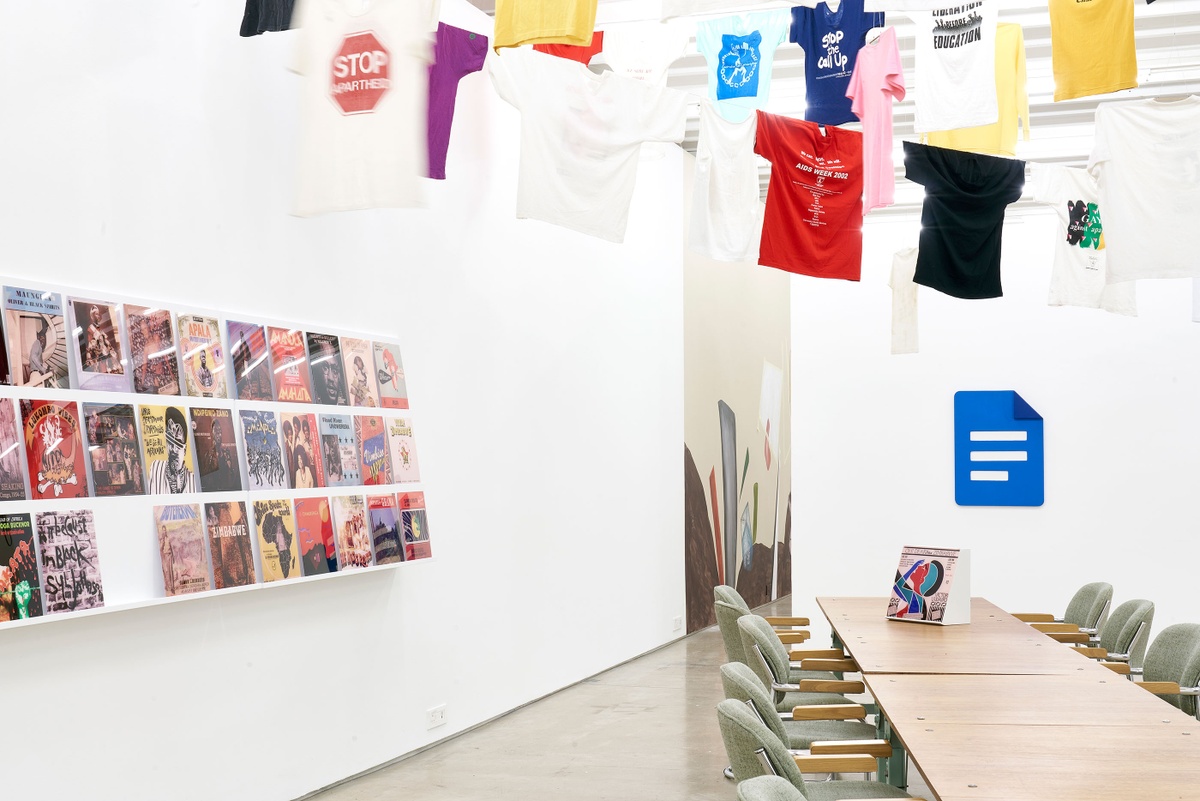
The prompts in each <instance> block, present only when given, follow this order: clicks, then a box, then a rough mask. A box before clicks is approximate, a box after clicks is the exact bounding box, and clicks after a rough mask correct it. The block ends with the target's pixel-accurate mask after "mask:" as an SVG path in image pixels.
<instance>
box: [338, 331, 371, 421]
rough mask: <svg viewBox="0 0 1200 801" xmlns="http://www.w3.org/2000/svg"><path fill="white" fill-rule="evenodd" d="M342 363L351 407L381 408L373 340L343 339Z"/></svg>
mask: <svg viewBox="0 0 1200 801" xmlns="http://www.w3.org/2000/svg"><path fill="white" fill-rule="evenodd" d="M342 362H343V363H344V364H345V366H346V386H347V389H348V390H349V391H350V405H351V406H373V407H378V406H379V384H378V382H377V381H376V380H375V377H376V376H375V371H374V370H372V369H371V368H372V367H374V365H375V355H374V353H372V345H371V340H369V339H354V338H353V337H342Z"/></svg>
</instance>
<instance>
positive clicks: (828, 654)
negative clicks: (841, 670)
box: [788, 648, 846, 662]
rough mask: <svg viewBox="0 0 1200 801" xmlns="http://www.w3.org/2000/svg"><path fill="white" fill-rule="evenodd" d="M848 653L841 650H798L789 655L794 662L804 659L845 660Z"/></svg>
mask: <svg viewBox="0 0 1200 801" xmlns="http://www.w3.org/2000/svg"><path fill="white" fill-rule="evenodd" d="M845 658H846V652H845V651H843V650H842V649H841V648H797V649H795V650H794V651H792V652H791V653H790V654H788V659H789V660H790V661H792V662H799V661H800V660H802V659H845Z"/></svg>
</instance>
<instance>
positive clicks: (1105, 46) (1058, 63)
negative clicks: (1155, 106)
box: [1050, 0, 1138, 100]
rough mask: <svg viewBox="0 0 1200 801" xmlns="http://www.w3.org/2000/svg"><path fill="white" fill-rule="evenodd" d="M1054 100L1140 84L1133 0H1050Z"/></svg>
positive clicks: (1099, 93) (1128, 87)
mask: <svg viewBox="0 0 1200 801" xmlns="http://www.w3.org/2000/svg"><path fill="white" fill-rule="evenodd" d="M1050 62H1051V65H1052V66H1053V69H1054V99H1055V100H1070V99H1071V98H1073V97H1086V96H1088V95H1103V94H1108V93H1109V92H1118V91H1120V90H1122V89H1132V88H1133V87H1135V86H1137V85H1138V84H1137V51H1136V49H1135V47H1134V42H1133V2H1132V0H1085V1H1084V2H1080V0H1050Z"/></svg>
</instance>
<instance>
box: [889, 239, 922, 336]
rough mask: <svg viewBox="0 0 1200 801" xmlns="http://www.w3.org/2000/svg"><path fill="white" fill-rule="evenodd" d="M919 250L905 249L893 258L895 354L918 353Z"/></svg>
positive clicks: (893, 334) (890, 282)
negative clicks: (916, 280) (916, 279)
mask: <svg viewBox="0 0 1200 801" xmlns="http://www.w3.org/2000/svg"><path fill="white" fill-rule="evenodd" d="M916 272H917V249H916V248H905V249H904V250H898V251H896V253H895V254H894V255H893V256H892V277H891V279H890V280H889V281H888V286H890V287H891V288H892V355H899V354H901V353H916V352H917V285H916V284H915V283H914V282H913V276H914V275H915V274H916Z"/></svg>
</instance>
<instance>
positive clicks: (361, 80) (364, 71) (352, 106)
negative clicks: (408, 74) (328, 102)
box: [329, 31, 392, 114]
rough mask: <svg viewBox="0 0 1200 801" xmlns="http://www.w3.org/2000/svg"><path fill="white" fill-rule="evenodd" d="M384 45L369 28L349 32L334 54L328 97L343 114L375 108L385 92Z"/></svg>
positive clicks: (386, 56)
mask: <svg viewBox="0 0 1200 801" xmlns="http://www.w3.org/2000/svg"><path fill="white" fill-rule="evenodd" d="M389 61H391V58H390V56H389V55H388V51H387V48H386V47H384V46H383V43H382V42H380V41H379V39H378V38H377V37H376V36H375V34H374V32H372V31H361V32H359V33H352V34H350V35H349V36H347V37H346V38H345V39H344V40H342V46H341V48H340V49H339V50H338V52H337V55H335V56H334V57H333V64H332V67H331V73H330V75H331V80H330V84H329V96H330V98H331V99H332V100H333V102H334V103H336V104H337V106H338V108H340V109H341V110H342V113H343V114H366V113H369V112H372V111H374V110H375V107H376V106H377V105H379V101H380V100H382V99H383V96H384V95H385V94H387V91H388V89H390V88H391V86H392V82H391V81H390V80H389V79H388V62H389Z"/></svg>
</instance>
